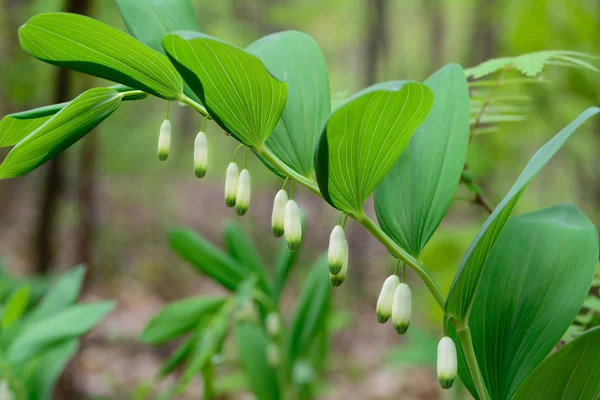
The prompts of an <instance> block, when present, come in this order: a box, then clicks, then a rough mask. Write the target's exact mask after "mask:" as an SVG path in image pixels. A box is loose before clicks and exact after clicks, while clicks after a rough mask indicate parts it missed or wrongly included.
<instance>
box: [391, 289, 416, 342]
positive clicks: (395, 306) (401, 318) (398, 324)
mask: <svg viewBox="0 0 600 400" xmlns="http://www.w3.org/2000/svg"><path fill="white" fill-rule="evenodd" d="M411 313H412V300H411V294H410V288H409V287H408V285H407V284H406V283H401V284H399V285H398V287H397V288H396V290H395V291H394V300H393V302H392V324H393V325H394V328H395V329H396V332H398V333H399V334H400V335H404V334H405V333H406V330H407V329H408V327H409V325H410V315H411Z"/></svg>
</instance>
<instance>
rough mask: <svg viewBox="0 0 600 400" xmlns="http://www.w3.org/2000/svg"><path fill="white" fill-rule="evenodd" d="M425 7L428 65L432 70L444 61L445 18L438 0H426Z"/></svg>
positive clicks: (440, 65) (439, 66)
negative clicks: (427, 17) (428, 41)
mask: <svg viewBox="0 0 600 400" xmlns="http://www.w3.org/2000/svg"><path fill="white" fill-rule="evenodd" d="M425 9H426V11H427V15H428V16H429V23H430V25H429V26H430V28H429V34H430V44H429V49H430V57H429V65H430V71H431V72H433V71H436V70H437V69H439V68H441V67H442V64H443V63H444V45H445V41H444V37H445V35H444V30H445V20H444V14H443V9H442V8H441V5H440V3H439V2H438V1H435V0H426V1H425Z"/></svg>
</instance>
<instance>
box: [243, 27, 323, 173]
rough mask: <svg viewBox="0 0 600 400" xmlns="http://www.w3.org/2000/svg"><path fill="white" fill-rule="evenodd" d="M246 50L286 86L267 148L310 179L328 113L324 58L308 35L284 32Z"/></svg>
mask: <svg viewBox="0 0 600 400" xmlns="http://www.w3.org/2000/svg"><path fill="white" fill-rule="evenodd" d="M246 50H247V51H248V52H250V53H252V54H254V55H255V56H257V57H258V58H260V60H261V61H262V62H263V63H264V64H265V65H266V67H267V69H268V70H269V71H270V72H271V73H272V74H273V75H274V76H275V77H276V78H277V79H279V80H280V81H282V82H285V83H286V84H287V87H288V93H287V103H286V105H285V109H284V111H283V114H282V115H281V120H280V121H279V123H278V124H277V126H276V127H275V131H273V134H272V135H271V136H270V137H269V139H268V140H267V143H266V144H267V147H268V148H269V149H271V150H272V151H273V153H274V154H275V155H276V156H277V157H279V159H280V160H282V161H283V162H284V163H285V164H287V165H288V166H289V167H290V168H292V169H293V170H295V171H296V172H298V173H299V174H301V175H303V176H306V177H311V175H312V172H313V170H314V152H315V143H316V141H317V137H318V135H319V133H320V132H321V128H322V127H323V124H324V123H325V121H326V120H327V117H329V113H330V112H331V99H330V93H329V74H328V72H327V64H326V63H325V57H324V56H323V53H322V52H321V49H320V48H319V46H318V45H317V43H316V42H315V41H314V40H313V39H312V38H311V37H310V36H308V35H306V34H304V33H301V32H296V31H286V32H279V33H274V34H272V35H268V36H265V37H263V38H261V39H259V40H257V41H256V42H254V43H252V44H251V45H250V46H248V47H247V48H246Z"/></svg>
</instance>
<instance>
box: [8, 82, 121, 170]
mask: <svg viewBox="0 0 600 400" xmlns="http://www.w3.org/2000/svg"><path fill="white" fill-rule="evenodd" d="M122 97H123V94H121V93H118V92H117V91H115V90H113V89H109V88H94V89H90V90H88V91H86V92H84V93H83V94H81V95H80V96H79V97H77V98H76V99H75V100H73V101H72V102H70V103H69V105H68V106H66V107H65V108H63V109H62V110H61V111H59V112H58V113H56V114H55V115H54V116H53V117H51V118H50V119H48V120H47V121H45V122H44V123H43V124H42V125H40V126H39V127H38V128H37V129H35V130H34V131H33V132H31V133H30V134H29V135H27V136H26V137H25V138H23V139H21V141H19V143H17V145H16V146H15V147H13V149H12V150H11V151H10V153H8V155H7V156H6V158H5V159H4V161H3V162H2V165H0V179H5V178H13V177H16V176H21V175H24V174H26V173H28V172H30V171H32V170H34V169H35V168H37V167H39V166H40V165H42V164H43V163H45V162H46V161H48V160H50V159H52V158H54V157H55V156H56V155H57V154H59V153H60V152H62V151H63V150H65V149H67V148H68V147H70V146H71V145H73V144H74V143H75V142H77V141H78V140H79V139H81V138H82V137H83V136H85V135H86V134H87V133H88V132H90V131H91V130H92V129H94V128H95V127H96V126H97V125H98V124H100V122H102V121H103V120H104V119H105V118H106V117H108V116H109V115H110V114H112V113H113V112H114V111H115V110H116V109H117V108H119V105H120V104H121V99H122Z"/></svg>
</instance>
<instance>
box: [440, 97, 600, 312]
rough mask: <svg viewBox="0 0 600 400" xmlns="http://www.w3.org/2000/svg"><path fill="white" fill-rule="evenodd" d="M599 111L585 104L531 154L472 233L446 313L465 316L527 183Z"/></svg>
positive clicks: (450, 293)
mask: <svg viewBox="0 0 600 400" xmlns="http://www.w3.org/2000/svg"><path fill="white" fill-rule="evenodd" d="M598 112H600V108H597V107H590V108H588V109H587V110H585V111H584V112H583V113H581V115H579V116H578V117H577V118H576V119H575V120H574V121H573V122H571V123H570V124H569V125H567V126H566V127H565V128H564V129H563V130H561V131H560V132H559V133H558V134H557V135H556V136H554V137H553V138H552V139H551V140H550V141H549V142H548V143H546V144H545V145H544V146H542V148H540V149H539V150H538V151H537V152H536V153H535V154H534V155H533V157H532V158H531V160H529V163H528V164H527V166H526V167H525V169H524V170H523V172H522V173H521V175H520V176H519V178H517V181H516V182H515V183H514V185H513V186H512V188H511V189H510V190H509V191H508V193H507V194H506V196H505V197H504V199H502V201H501V202H500V204H499V205H498V206H497V207H496V209H494V212H493V213H492V214H491V215H490V216H489V217H488V219H487V220H486V221H485V223H484V224H483V226H482V227H481V229H480V230H479V232H478V233H477V236H475V239H474V240H473V242H472V243H471V245H470V246H469V249H468V250H467V252H466V254H465V256H464V257H463V260H462V262H461V266H460V268H459V270H458V272H457V274H456V276H455V277H454V282H452V286H451V287H450V292H449V294H448V299H447V300H446V313H447V314H448V315H450V316H452V317H453V318H454V319H455V320H456V322H458V323H459V324H463V323H464V322H466V319H467V318H468V315H469V311H470V309H471V306H472V305H473V299H474V298H475V294H476V290H477V286H478V285H479V282H480V281H481V276H482V273H483V270H484V265H485V262H486V260H487V258H488V256H489V254H490V252H491V251H492V248H493V247H494V244H496V241H497V240H498V237H499V236H500V233H501V232H502V229H503V228H504V225H505V224H506V221H507V220H508V217H509V216H510V213H511V212H512V210H513V208H514V207H515V206H516V204H517V202H518V201H519V198H520V197H521V195H522V194H523V192H524V191H525V189H526V187H527V185H528V184H529V182H531V180H532V179H533V178H534V177H535V175H536V174H537V173H538V172H539V171H540V170H541V169H542V167H543V166H544V165H546V163H547V162H548V161H550V159H551V158H552V157H553V156H554V154H556V152H557V151H558V150H559V149H560V148H561V147H562V145H563V144H564V143H565V142H566V141H567V139H568V138H569V137H570V136H571V135H572V134H573V132H575V130H577V128H579V126H581V125H582V124H583V123H584V122H585V121H587V120H588V119H589V118H590V117H592V116H594V115H596V114H597V113H598Z"/></svg>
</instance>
